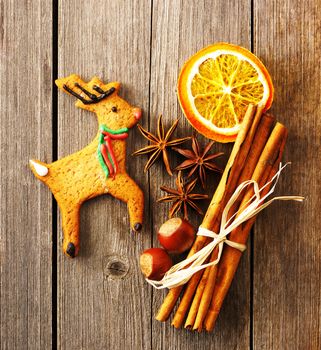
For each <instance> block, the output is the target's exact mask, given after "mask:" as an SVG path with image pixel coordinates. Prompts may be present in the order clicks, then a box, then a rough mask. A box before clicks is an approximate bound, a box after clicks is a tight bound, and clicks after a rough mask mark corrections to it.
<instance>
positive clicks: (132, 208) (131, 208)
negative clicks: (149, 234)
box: [107, 174, 144, 232]
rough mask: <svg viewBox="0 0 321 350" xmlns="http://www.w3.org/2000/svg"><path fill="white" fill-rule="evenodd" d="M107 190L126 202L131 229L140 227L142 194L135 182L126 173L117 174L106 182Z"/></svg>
mask: <svg viewBox="0 0 321 350" xmlns="http://www.w3.org/2000/svg"><path fill="white" fill-rule="evenodd" d="M107 188H108V192H109V193H110V194H111V195H112V196H113V197H115V198H118V199H120V200H121V201H123V202H125V203H127V207H128V212H129V220H130V227H131V229H132V230H133V231H135V232H136V231H140V230H141V229H142V223H143V216H144V194H143V191H142V190H141V189H140V188H139V187H138V185H137V184H136V182H135V181H134V180H133V179H132V178H130V177H129V176H128V175H127V174H118V175H117V176H116V178H115V179H114V180H110V181H108V183H107Z"/></svg>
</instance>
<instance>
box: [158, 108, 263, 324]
mask: <svg viewBox="0 0 321 350" xmlns="http://www.w3.org/2000/svg"><path fill="white" fill-rule="evenodd" d="M258 109H260V113H262V108H261V107H259V108H258ZM256 110H257V108H256V106H253V105H249V107H248V109H247V111H246V114H245V116H244V120H243V122H242V126H241V129H240V131H239V133H238V136H237V138H236V141H235V144H234V146H233V149H232V152H231V155H230V157H229V160H228V162H227V165H226V167H225V170H224V172H223V174H222V177H221V180H220V183H219V185H218V187H217V189H216V191H215V193H214V195H213V198H212V201H211V203H210V205H209V207H208V210H207V212H206V214H205V217H204V219H203V224H202V225H204V227H208V228H211V227H212V226H213V223H214V222H215V220H216V218H217V217H218V215H219V213H220V210H221V201H222V199H223V196H224V193H225V189H226V187H227V185H228V182H230V181H231V179H232V176H230V172H231V169H232V167H233V164H234V163H235V161H236V160H237V159H238V158H239V157H238V155H239V151H240V149H241V147H242V146H243V148H245V147H244V143H245V140H246V136H247V135H248V133H249V132H250V131H251V126H252V128H253V124H254V123H253V120H254V117H255V112H256ZM245 151H246V150H245ZM244 153H246V152H244ZM246 155H247V153H246ZM245 158H246V156H245ZM245 158H244V159H245ZM240 166H241V168H242V163H240ZM234 168H237V167H234ZM206 242H208V238H207V237H203V236H197V238H196V240H195V242H194V244H193V246H192V248H191V250H190V252H189V254H188V257H190V256H191V255H193V254H195V253H196V252H197V251H199V250H200V249H202V247H203V246H204V245H205V243H206ZM194 276H195V275H194ZM194 276H193V277H194ZM190 282H191V280H190ZM191 285H192V287H190V288H191V289H190V290H192V289H194V290H193V291H192V293H191V294H192V296H193V294H194V291H195V288H196V286H197V284H196V286H194V284H192V283H191ZM183 287H184V286H179V287H176V288H172V289H170V290H169V292H168V294H167V296H166V297H165V299H164V301H163V304H162V305H161V307H160V309H159V311H158V313H157V315H156V319H157V320H158V321H161V322H164V321H166V320H167V319H168V317H169V315H170V313H171V312H172V310H173V308H174V306H175V304H176V301H177V299H178V297H179V296H180V294H181V291H182V289H183ZM194 287H195V288H194ZM188 297H189V296H188ZM185 299H187V298H185ZM189 299H191V297H190V298H189ZM186 301H188V303H187V304H188V306H189V305H190V300H186ZM180 305H184V298H183V299H182V302H181V304H180ZM181 311H182V315H183V316H179V315H180V312H181ZM185 312H186V311H185V310H184V308H183V310H182V309H180V308H179V309H178V311H177V313H176V314H177V317H176V319H175V318H174V320H173V325H174V326H175V327H180V326H181V324H182V322H183V321H182V320H183V319H184V317H185Z"/></svg>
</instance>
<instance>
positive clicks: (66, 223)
mask: <svg viewBox="0 0 321 350" xmlns="http://www.w3.org/2000/svg"><path fill="white" fill-rule="evenodd" d="M60 209H61V215H62V230H63V234H64V240H63V251H64V253H65V254H66V255H68V256H69V257H70V258H74V257H75V256H76V255H77V254H78V251H79V212H80V205H75V206H72V205H70V204H69V205H66V206H63V207H61V208H60Z"/></svg>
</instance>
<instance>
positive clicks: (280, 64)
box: [0, 0, 321, 350]
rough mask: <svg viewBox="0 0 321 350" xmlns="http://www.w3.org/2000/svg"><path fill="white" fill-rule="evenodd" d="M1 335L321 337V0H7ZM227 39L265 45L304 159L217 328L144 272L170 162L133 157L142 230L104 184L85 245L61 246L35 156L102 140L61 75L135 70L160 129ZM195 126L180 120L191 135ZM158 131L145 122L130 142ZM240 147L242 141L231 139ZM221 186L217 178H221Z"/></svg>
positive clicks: (52, 339)
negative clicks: (175, 305)
mask: <svg viewBox="0 0 321 350" xmlns="http://www.w3.org/2000/svg"><path fill="white" fill-rule="evenodd" d="M0 5H1V6H0V11H1V12H0V19H1V20H0V45H1V46H0V47H1V51H0V59H1V66H0V84H1V94H0V101H1V102H0V106H1V114H0V118H1V124H0V130H1V134H0V135H1V138H0V141H1V168H0V169H1V170H0V178H1V193H0V198H1V208H0V211H1V222H0V233H1V237H0V238H1V240H0V254H1V256H0V257H1V349H3V350H4V349H10V350H11V349H32V350H34V349H50V348H51V347H52V348H53V349H55V348H59V349H97V350H99V349H114V350H118V349H198V350H201V349H242V350H243V349H248V348H250V349H252V348H253V349H260V350H261V349H279V350H284V349H291V350H293V349H302V350H310V349H311V350H317V349H321V337H320V333H321V294H320V293H321V292H320V290H321V288H320V287H321V267H320V262H321V238H320V226H321V225H320V217H321V215H320V208H321V205H320V204H321V203H320V194H321V193H320V180H321V179H320V161H321V152H320V139H321V116H320V115H321V104H320V93H321V83H320V81H321V72H320V67H321V59H320V57H321V54H320V53H321V1H318V0H315V1H313V0H307V1H299V0H292V1H290V0H287V1H277V0H252V1H249V0H239V1H232V0H224V1H223V0H222V1H206V0H204V1H184V2H183V1H179V0H162V1H161V0H154V1H142V0H141V1H139V0H137V1H133V0H132V1H126V0H114V1H103V0H87V1H83V0H81V1H80V0H69V1H67V0H59V1H54V2H53V4H52V3H51V2H49V1H42V0H33V1H31V0H29V1H18V0H16V1H14V0H1V1H0ZM218 41H228V42H232V43H236V44H240V45H242V46H245V47H247V48H249V49H251V50H252V51H253V52H254V53H256V54H257V55H258V56H259V57H261V58H262V60H263V61H264V62H265V63H266V66H267V67H268V69H269V71H270V72H271V75H272V77H273V81H274V84H275V101H274V104H273V107H272V112H273V113H274V114H275V115H276V116H277V117H278V119H279V120H280V121H282V122H283V123H285V124H286V126H287V127H288V128H289V132H290V134H289V140H288V144H287V148H286V152H285V157H284V159H285V160H287V161H291V162H292V166H291V168H289V169H288V170H286V172H285V174H284V176H283V177H282V179H281V181H280V184H279V193H282V194H300V195H304V196H305V197H306V201H305V202H304V203H303V204H297V203H292V202H291V203H284V202H282V203H275V204H273V206H272V207H270V208H268V209H267V210H266V211H265V212H264V213H262V215H260V217H259V219H258V221H257V223H256V225H255V228H254V231H253V234H252V238H251V242H249V248H248V249H247V251H246V253H245V254H244V257H243V259H242V262H241V265H240V268H239V270H238V272H237V275H236V277H235V280H234V282H233V286H232V288H231V290H230V293H229V295H228V297H227V299H226V301H225V304H224V307H223V310H222V312H221V315H220V317H219V320H218V323H217V326H216V328H215V332H214V333H212V334H200V335H199V334H195V333H189V332H187V331H185V330H180V331H178V330H175V329H174V328H172V327H171V326H170V324H169V323H166V324H161V323H159V322H157V321H155V320H154V318H153V316H154V314H155V312H156V310H157V308H158V306H159V305H160V303H161V300H162V298H163V296H164V293H162V292H159V291H154V290H152V288H151V287H150V286H148V285H147V284H146V282H145V281H144V279H143V277H142V276H141V274H140V272H139V267H138V263H137V261H138V256H139V253H140V251H141V250H143V249H145V248H147V247H150V246H151V245H152V244H154V245H156V244H157V242H156V239H155V237H156V230H157V228H158V227H159V226H160V224H161V223H162V222H163V221H164V219H165V217H166V215H167V210H168V206H166V205H161V204H159V205H158V204H155V200H156V198H158V197H159V196H160V195H161V191H160V190H159V186H160V185H162V184H165V183H166V184H167V185H171V184H173V183H174V178H170V177H169V176H168V175H167V174H166V173H165V171H164V168H163V167H162V166H161V165H160V164H158V165H157V166H155V167H153V168H152V169H151V171H150V173H149V174H148V175H144V174H143V172H142V168H143V165H144V162H145V161H146V159H145V158H143V157H142V158H133V157H129V163H128V170H129V173H130V174H131V176H132V177H134V178H135V179H136V181H137V182H138V183H139V185H140V186H141V187H142V188H143V189H144V192H145V198H146V211H145V216H146V220H145V226H144V230H143V232H142V233H141V234H139V235H137V236H134V237H133V236H132V235H130V234H129V230H128V227H129V223H128V217H127V210H126V206H125V205H124V204H123V203H120V202H119V201H117V200H115V199H113V198H111V197H109V196H104V197H100V198H98V199H95V200H92V201H90V202H87V203H86V204H85V205H84V207H83V209H82V212H81V239H82V244H81V253H80V256H79V257H77V258H76V259H74V260H72V259H68V258H66V257H65V256H64V255H63V254H62V252H61V236H62V234H61V224H60V216H59V213H57V205H56V203H55V201H54V200H53V198H52V196H51V194H50V192H49V191H48V189H47V188H46V187H45V186H44V185H42V184H41V183H40V182H38V181H36V179H35V178H34V176H33V174H32V173H31V171H30V170H29V168H28V160H29V158H31V157H33V158H36V159H41V160H43V161H46V162H51V161H52V160H55V159H57V158H59V157H62V156H65V155H67V154H70V153H72V152H74V151H76V150H78V149H80V148H82V147H83V146H84V145H86V144H87V143H88V141H90V140H91V139H92V138H93V136H94V135H95V132H96V130H97V125H96V120H95V118H94V117H93V115H92V114H90V113H89V112H85V111H81V110H77V109H76V108H75V106H74V100H73V99H72V98H70V97H68V96H67V95H64V94H62V93H60V92H59V93H58V92H57V89H56V88H55V87H54V84H53V81H54V79H55V78H56V77H58V76H59V77H62V76H67V75H69V74H71V73H79V74H80V75H81V76H82V77H84V79H90V78H91V77H92V76H93V75H98V76H99V77H101V78H102V79H105V80H107V79H108V80H119V81H121V82H122V83H123V92H122V95H123V96H125V98H126V99H127V100H128V101H130V102H131V103H132V104H134V105H136V106H141V107H142V108H143V109H144V117H143V125H144V126H145V127H146V128H151V129H154V126H155V120H156V116H157V115H158V114H159V113H163V115H164V120H165V123H166V125H167V126H169V125H170V123H171V121H172V120H174V119H175V118H176V117H177V116H182V112H181V110H180V108H179V106H178V102H177V98H176V93H175V86H176V81H177V75H178V72H179V69H180V67H181V66H182V64H183V62H184V61H185V60H186V59H187V58H188V57H189V56H190V55H192V54H193V53H195V52H196V51H197V50H199V49H201V48H202V47H204V46H206V45H208V44H211V43H214V42H218ZM190 131H191V129H190V127H189V126H188V125H187V123H186V121H185V119H184V118H183V119H182V120H181V125H180V129H179V131H178V134H179V135H183V134H184V135H185V134H186V133H187V132H190ZM144 144H145V141H144V140H143V139H142V138H141V137H140V135H139V134H138V131H137V130H134V131H133V132H131V135H130V139H129V142H128V148H129V149H128V155H129V154H130V153H131V152H132V151H133V150H135V149H137V148H138V147H140V146H142V145H144ZM222 149H223V150H224V151H225V153H228V152H229V150H230V147H228V146H226V145H216V146H215V150H222ZM213 191H214V188H213V189H212V192H211V193H213Z"/></svg>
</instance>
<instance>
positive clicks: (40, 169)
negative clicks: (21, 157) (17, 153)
mask: <svg viewBox="0 0 321 350" xmlns="http://www.w3.org/2000/svg"><path fill="white" fill-rule="evenodd" d="M29 166H30V168H31V170H32V172H33V173H34V175H35V177H36V178H38V179H39V180H42V181H43V180H44V179H45V178H46V176H47V175H48V173H49V166H48V164H46V163H43V162H40V161H39V160H34V159H30V160H29Z"/></svg>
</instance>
